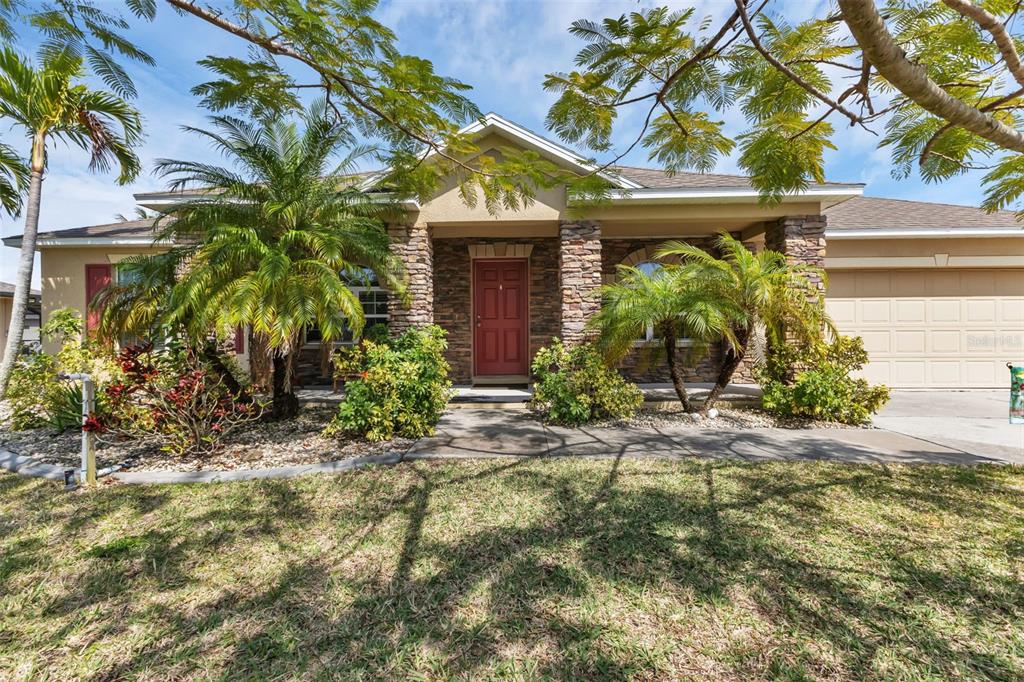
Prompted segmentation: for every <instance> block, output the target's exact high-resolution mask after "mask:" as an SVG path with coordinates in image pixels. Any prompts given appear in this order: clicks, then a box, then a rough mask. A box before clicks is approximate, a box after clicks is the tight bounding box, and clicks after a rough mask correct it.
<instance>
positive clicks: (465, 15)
mask: <svg viewBox="0 0 1024 682" xmlns="http://www.w3.org/2000/svg"><path fill="white" fill-rule="evenodd" d="M107 1H110V2H115V1H117V2H118V4H120V2H119V0H107ZM659 4H666V3H665V2H661V3H656V2H649V1H648V0H640V1H639V2H637V1H635V0H624V1H623V0H620V1H617V2H613V1H605V0H546V1H540V0H494V1H491V0H488V1H487V2H477V1H474V0H384V1H383V2H382V4H381V6H380V8H379V9H378V12H377V14H378V16H379V18H380V19H381V20H382V21H383V22H384V23H385V24H386V25H388V26H390V27H391V28H392V29H394V30H395V31H396V33H397V34H398V36H399V47H400V48H401V49H402V50H403V51H404V52H407V53H410V54H415V55H418V56H421V57H425V58H427V59H430V60H431V61H433V62H434V66H435V69H436V70H437V71H438V72H439V73H442V74H444V75H447V76H451V77H454V78H458V79H459V80H462V81H463V82H465V83H468V84H469V85H471V86H472V87H473V90H472V92H471V93H470V96H471V97H472V98H473V100H474V101H475V102H476V104H477V105H478V106H479V108H480V109H481V110H482V111H485V112H486V111H495V112H497V113H499V114H501V115H503V116H505V117H507V118H510V119H512V120H513V121H516V122H517V123H520V124H521V125H524V126H526V127H528V128H530V129H532V130H534V131H537V132H539V133H542V134H547V133H546V132H545V130H544V117H545V114H546V113H547V109H548V107H549V106H550V104H551V102H552V101H553V96H552V95H550V94H548V93H545V92H544V91H543V89H542V88H541V83H542V81H543V78H544V75H545V74H546V73H549V72H551V71H556V70H569V69H571V68H572V58H573V55H574V54H575V52H576V51H577V50H578V49H579V47H580V44H579V43H578V42H577V41H576V40H575V39H573V38H572V37H571V36H569V35H568V33H567V31H566V28H567V27H568V26H569V24H570V23H571V22H572V21H573V20H575V19H578V18H583V17H586V18H591V19H600V18H603V17H606V16H617V15H619V14H622V13H623V12H630V11H634V10H635V9H637V8H638V7H647V6H654V5H659ZM668 4H671V5H674V6H676V7H682V6H687V5H696V7H697V13H698V15H700V16H707V15H711V16H714V17H719V16H724V14H725V13H726V11H727V10H729V9H731V8H732V7H733V3H732V2H731V0H714V1H706V0H705V1H703V2H671V3H668ZM824 4H825V3H814V2H805V1H804V2H802V1H799V0H796V1H791V2H788V3H784V4H777V5H776V6H777V7H779V8H782V10H783V11H784V12H785V14H786V16H787V18H789V19H790V20H799V19H800V18H803V17H805V16H807V15H809V14H811V13H813V12H816V11H819V10H820V8H821V7H822V6H824ZM132 35H133V36H134V37H135V38H136V40H137V42H138V44H139V45H140V46H142V47H143V48H144V49H145V50H147V51H148V52H149V53H150V54H152V55H153V56H154V57H155V59H156V61H157V66H156V67H138V66H133V67H131V71H132V75H133V76H134V78H135V82H136V85H137V87H138V90H139V98H138V101H137V105H138V107H139V109H140V110H141V111H142V113H143V115H144V117H145V126H146V141H145V143H144V145H143V147H142V149H141V150H140V155H141V157H142V160H143V163H144V165H145V168H146V172H145V173H143V174H142V175H141V176H140V177H139V178H138V179H137V180H136V181H135V182H134V183H133V184H132V185H130V186H126V187H119V186H118V185H117V184H116V183H115V182H114V179H113V178H112V177H111V176H109V175H95V174H91V173H89V172H88V170H87V168H86V166H87V162H88V159H87V158H86V156H85V155H84V154H83V153H82V152H79V151H77V150H73V149H66V148H61V147H58V148H56V149H54V150H53V151H52V152H51V162H50V169H49V173H48V175H47V178H46V181H45V184H44V188H43V208H42V213H41V222H40V228H41V229H43V230H50V229H61V228H68V227H79V226H82V225H92V224H98V223H105V222H113V220H114V215H115V214H116V213H124V214H126V215H127V214H130V213H131V212H132V210H133V208H134V202H133V200H132V193H133V192H139V191H152V190H157V189H161V188H162V183H161V181H160V180H159V179H158V178H155V177H154V176H153V175H152V174H151V173H150V169H151V168H152V164H153V161H154V160H155V159H157V158H161V157H166V158H187V159H206V160H215V158H214V157H212V155H211V152H210V150H209V149H208V148H207V147H206V146H205V144H204V143H202V142H201V141H199V140H197V139H196V138H195V137H194V136H190V135H187V134H185V133H183V132H181V130H180V126H182V125H199V126H201V125H202V124H203V119H204V116H205V115H206V113H207V112H205V111H204V110H203V109H200V108H199V107H198V106H197V104H196V100H195V98H193V97H192V96H191V95H190V94H189V90H190V89H191V88H192V87H193V86H194V85H195V84H197V83H200V82H203V81H204V80H207V73H206V72H205V71H204V70H203V69H202V68H200V67H198V66H196V64H195V62H196V60H198V59H201V58H203V57H205V56H206V55H208V54H238V55H243V54H244V53H245V50H246V46H245V45H244V44H243V43H242V42H241V41H239V40H238V39H236V38H234V37H232V36H229V35H227V34H224V33H222V32H219V31H216V30H214V29H212V28H208V27H207V26H205V25H203V24H201V23H200V22H199V21H198V20H195V19H193V18H191V17H179V16H177V15H176V14H175V13H174V12H172V11H170V10H169V8H168V7H167V6H166V5H161V6H160V8H159V14H158V18H157V21H156V23H154V24H149V23H144V22H138V23H137V24H136V26H135V27H134V28H133V31H132ZM22 47H23V49H24V50H25V51H26V52H31V50H32V46H31V45H23V46H22ZM726 121H727V123H728V124H730V125H732V124H735V125H736V126H739V125H741V124H742V121H741V120H740V118H739V116H738V115H737V116H735V118H733V117H732V116H730V117H727V118H726ZM636 123H637V122H636V121H633V124H634V125H633V126H630V119H629V117H627V118H625V119H623V122H622V124H621V125H620V128H621V129H622V131H623V136H622V138H621V139H622V140H625V141H626V142H627V143H628V139H627V135H628V132H629V130H630V129H632V130H635V124H636ZM834 123H835V125H836V126H837V128H840V131H839V132H838V134H837V135H836V138H835V140H836V142H837V143H838V145H839V147H840V148H839V149H838V150H837V151H835V152H831V153H829V154H828V157H827V166H826V173H827V175H828V178H829V179H830V180H837V181H848V182H864V183H867V188H866V194H870V195H874V196H887V197H894V198H908V199H917V200H924V201H941V202H945V203H960V204H977V203H978V202H979V201H980V200H981V194H982V193H981V190H980V188H979V185H980V182H979V177H978V174H974V175H970V176H965V177H961V178H958V179H956V180H954V181H951V182H947V183H944V184H942V185H925V184H924V183H922V182H921V181H920V180H919V179H918V178H913V177H912V178H909V179H906V180H894V179H893V178H892V177H891V175H890V170H891V164H890V162H889V155H888V152H887V151H886V150H878V149H877V144H878V139H879V138H877V137H875V136H872V135H871V134H869V133H867V132H865V131H863V130H860V129H844V128H842V123H841V122H840V121H839V120H838V119H835V121H834ZM0 137H2V138H3V139H4V140H5V141H7V142H8V143H11V144H14V145H18V146H19V149H20V148H23V147H24V148H26V150H27V143H26V141H25V140H24V139H23V138H21V137H20V136H19V134H18V133H17V132H16V131H13V132H12V131H10V130H8V129H7V128H6V127H0ZM645 157H646V154H645V152H643V151H642V150H636V151H635V152H634V153H633V154H632V155H631V156H630V157H627V159H626V161H627V162H630V163H633V164H634V165H649V164H648V162H647V161H646V158H645ZM717 170H718V171H719V172H735V171H736V170H737V167H736V164H735V159H734V158H730V159H725V160H723V162H722V163H721V164H720V165H719V168H718V169H717ZM20 232H21V222H20V221H18V220H11V219H10V218H7V217H4V218H3V219H2V220H0V234H2V235H4V236H7V235H11V234H17V233H20ZM16 262H17V252H16V250H15V249H10V248H2V249H0V280H3V281H12V280H13V278H14V272H15V267H16ZM35 282H36V283H37V284H38V282H39V273H38V265H37V268H36V274H35Z"/></svg>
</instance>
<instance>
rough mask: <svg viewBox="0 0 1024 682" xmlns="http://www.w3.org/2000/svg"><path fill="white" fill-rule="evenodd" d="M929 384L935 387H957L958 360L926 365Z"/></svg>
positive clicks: (959, 377)
mask: <svg viewBox="0 0 1024 682" xmlns="http://www.w3.org/2000/svg"><path fill="white" fill-rule="evenodd" d="M928 370H929V371H930V372H931V376H930V377H929V383H931V384H933V385H936V386H958V385H959V384H960V383H961V381H962V377H961V372H960V361H959V360H935V361H932V362H929V363H928Z"/></svg>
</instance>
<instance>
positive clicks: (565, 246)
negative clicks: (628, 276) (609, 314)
mask: <svg viewBox="0 0 1024 682" xmlns="http://www.w3.org/2000/svg"><path fill="white" fill-rule="evenodd" d="M558 276H559V284H560V288H561V293H562V311H561V321H562V322H561V334H562V340H563V341H564V342H565V343H567V344H572V343H579V342H581V341H583V340H585V338H586V336H587V330H586V325H587V322H588V321H589V320H590V318H591V317H593V316H594V315H596V314H597V312H598V311H599V310H600V308H601V299H600V292H599V289H600V287H601V281H602V276H601V225H600V223H596V222H591V221H577V222H564V223H562V224H561V225H560V226H559V244H558Z"/></svg>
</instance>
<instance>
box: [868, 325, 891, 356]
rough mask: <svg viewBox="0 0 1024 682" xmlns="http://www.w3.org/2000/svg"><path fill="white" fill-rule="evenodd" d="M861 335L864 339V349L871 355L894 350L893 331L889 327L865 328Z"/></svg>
mask: <svg viewBox="0 0 1024 682" xmlns="http://www.w3.org/2000/svg"><path fill="white" fill-rule="evenodd" d="M860 337H861V338H862V339H864V350H866V351H867V352H868V354H869V355H874V354H885V353H891V352H892V333H891V332H890V331H889V330H888V329H885V330H878V329H865V330H864V331H862V332H861V333H860Z"/></svg>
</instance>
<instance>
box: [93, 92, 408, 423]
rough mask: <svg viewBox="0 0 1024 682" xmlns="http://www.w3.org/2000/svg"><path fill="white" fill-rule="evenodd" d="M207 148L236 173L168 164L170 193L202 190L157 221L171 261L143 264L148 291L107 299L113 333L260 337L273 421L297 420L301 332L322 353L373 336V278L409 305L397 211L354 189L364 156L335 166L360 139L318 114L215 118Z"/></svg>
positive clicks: (318, 109) (136, 264) (143, 287)
mask: <svg viewBox="0 0 1024 682" xmlns="http://www.w3.org/2000/svg"><path fill="white" fill-rule="evenodd" d="M212 121H213V130H199V129H192V128H190V129H188V130H190V131H191V132H193V133H196V134H198V135H201V136H203V137H205V138H206V139H207V140H209V141H210V142H211V143H212V144H213V146H214V148H215V149H217V150H218V151H220V152H221V153H222V154H223V155H224V156H225V157H226V158H227V159H229V160H230V162H231V165H232V167H231V168H224V167H219V166H215V165H210V164H205V163H199V162H193V161H173V160H166V159H165V160H160V161H158V162H157V172H158V173H160V174H161V175H162V176H164V177H168V178H170V179H171V183H170V189H171V190H172V191H176V190H182V189H199V190H201V191H202V193H203V198H201V199H199V200H195V201H189V202H188V203H185V204H183V205H181V206H178V207H176V208H175V209H173V211H172V212H170V213H168V214H167V215H165V216H162V217H161V218H160V219H158V221H157V224H158V229H157V231H156V240H157V241H160V242H165V243H169V244H172V245H173V246H172V248H171V249H170V250H169V251H166V252H164V253H161V254H158V255H154V256H149V257H144V258H138V259H135V260H134V261H133V262H132V263H131V265H130V266H129V267H130V268H132V269H133V270H134V271H135V273H136V279H137V280H138V281H137V282H136V283H135V284H134V285H129V286H127V287H124V288H123V289H122V290H120V291H118V290H114V291H112V292H111V293H110V295H109V296H108V297H107V300H106V301H105V303H106V308H105V312H104V327H103V328H104V329H105V330H106V331H108V332H115V331H144V330H145V329H147V328H151V327H152V326H154V325H157V324H160V325H167V326H170V327H172V328H176V329H179V330H184V332H185V333H186V334H187V335H188V336H189V337H191V338H193V339H196V340H199V339H202V338H205V337H206V336H207V335H209V333H210V332H211V330H218V329H219V330H225V329H233V328H236V327H239V326H242V327H248V328H250V329H251V330H252V333H253V336H254V338H255V340H256V343H254V344H253V345H254V347H256V348H264V349H267V351H268V352H269V353H270V355H271V362H272V366H273V372H272V391H273V400H274V403H273V413H274V415H275V416H289V415H291V414H294V413H295V411H296V410H297V408H298V403H297V400H296V398H295V395H294V392H293V390H292V382H291V366H292V357H293V355H294V354H295V353H296V352H297V351H298V350H299V348H300V345H301V343H302V337H303V330H304V329H306V328H307V327H310V326H313V325H316V326H317V327H319V329H320V334H321V338H322V339H323V342H324V343H330V342H331V341H333V340H335V339H340V338H342V336H343V334H344V333H345V332H346V330H348V329H350V330H352V331H353V332H355V333H356V334H358V333H359V332H360V330H361V329H362V327H363V322H364V318H363V310H362V306H361V304H360V301H359V298H358V295H357V294H355V293H354V292H353V291H352V290H351V289H350V288H349V286H348V285H347V282H346V280H350V279H351V278H352V276H358V275H359V274H360V273H364V272H365V271H366V270H371V271H373V272H374V273H375V274H376V275H377V277H378V279H379V280H380V282H381V283H382V285H384V286H386V287H388V288H389V289H391V290H392V291H394V292H396V293H399V294H400V295H401V294H402V292H403V291H404V286H403V270H402V267H401V264H400V262H399V261H398V259H397V258H396V257H395V256H394V255H393V254H392V252H391V251H390V249H389V244H388V237H387V231H386V229H385V227H384V223H383V222H382V220H381V217H382V216H383V215H384V212H385V211H387V210H389V207H387V206H385V205H383V204H381V203H379V202H375V201H373V200H372V199H370V198H368V197H367V196H366V195H365V194H363V193H362V192H360V191H358V189H356V188H355V187H354V186H353V182H352V180H351V175H350V174H349V172H350V170H351V168H352V165H353V163H354V158H355V156H356V154H358V152H356V153H353V154H349V155H348V156H347V157H346V158H344V159H343V160H341V161H340V162H338V161H337V155H338V153H339V151H340V150H341V149H342V148H344V147H346V146H348V145H350V144H351V142H352V137H351V135H350V133H349V132H348V131H347V130H346V129H345V128H344V127H342V126H341V125H339V124H338V123H336V122H333V121H329V120H328V119H327V118H326V117H325V116H324V109H323V106H322V105H316V106H314V107H313V108H311V110H310V111H309V112H307V113H305V114H304V115H303V116H302V120H301V121H300V123H301V126H300V125H298V124H297V123H296V122H292V121H284V122H282V121H278V122H273V123H249V122H246V121H242V120H239V119H236V118H232V117H229V116H217V117H214V118H213V119H212Z"/></svg>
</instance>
